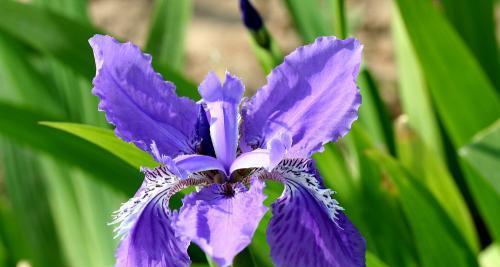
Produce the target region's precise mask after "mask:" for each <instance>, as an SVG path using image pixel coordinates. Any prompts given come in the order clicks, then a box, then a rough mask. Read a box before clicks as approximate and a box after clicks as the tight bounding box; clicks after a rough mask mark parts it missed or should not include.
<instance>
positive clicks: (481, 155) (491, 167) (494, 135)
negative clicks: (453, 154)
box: [459, 119, 500, 196]
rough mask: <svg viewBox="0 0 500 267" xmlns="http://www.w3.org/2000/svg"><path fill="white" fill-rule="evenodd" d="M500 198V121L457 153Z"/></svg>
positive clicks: (479, 134)
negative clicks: (499, 170) (499, 169)
mask: <svg viewBox="0 0 500 267" xmlns="http://www.w3.org/2000/svg"><path fill="white" fill-rule="evenodd" d="M459 153H460V156H461V157H462V158H464V159H465V160H466V161H467V162H468V163H469V164H470V165H471V166H472V167H473V168H474V169H475V170H476V171H478V172H479V173H480V174H481V176H483V177H484V178H485V180H486V181H487V182H488V183H489V184H490V186H491V187H492V188H494V189H495V191H496V192H497V194H498V195H499V196H500V172H498V168H499V166H500V119H499V120H497V121H496V122H495V123H494V124H493V125H491V126H490V127H488V128H487V129H486V130H484V131H481V132H480V133H478V134H477V135H476V136H475V137H474V139H473V141H472V143H470V144H468V145H466V146H464V147H462V148H461V149H460V151H459Z"/></svg>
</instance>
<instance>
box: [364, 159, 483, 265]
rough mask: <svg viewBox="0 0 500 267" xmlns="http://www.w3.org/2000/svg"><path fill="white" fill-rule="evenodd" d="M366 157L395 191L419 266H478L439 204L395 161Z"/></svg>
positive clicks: (463, 239) (460, 235) (468, 247)
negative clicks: (407, 225) (380, 169)
mask: <svg viewBox="0 0 500 267" xmlns="http://www.w3.org/2000/svg"><path fill="white" fill-rule="evenodd" d="M368 156H369V157H370V158H371V159H372V160H374V162H376V163H377V164H379V165H380V166H381V167H382V169H383V170H384V171H385V173H384V174H385V175H386V177H387V178H388V179H390V181H391V182H392V183H393V184H394V186H395V187H396V190H397V192H398V195H399V199H400V201H401V205H402V207H403V210H404V213H405V215H406V217H407V220H408V224H409V225H410V227H411V230H412V234H413V236H414V237H415V243H416V246H417V252H418V258H419V260H420V264H421V265H422V266H464V267H465V266H467V267H470V266H478V264H477V261H476V256H475V254H474V253H473V251H472V249H471V248H470V246H469V245H468V243H467V241H466V240H465V238H464V237H463V235H462V234H461V233H460V231H458V229H457V228H456V226H455V225H454V224H453V222H452V221H451V220H450V218H449V217H448V216H447V215H446V213H445V211H444V210H443V209H442V208H441V206H440V205H439V202H437V201H436V199H435V198H434V197H433V196H432V194H431V192H429V191H428V190H427V189H426V188H425V187H424V186H423V184H422V183H421V182H420V181H418V180H417V179H415V178H414V177H413V176H412V175H411V174H410V173H408V172H407V170H406V169H404V168H403V167H402V166H401V165H400V164H399V163H398V162H397V161H395V160H394V159H393V158H391V157H390V156H386V155H384V154H382V153H380V152H378V151H375V150H372V151H369V153H368Z"/></svg>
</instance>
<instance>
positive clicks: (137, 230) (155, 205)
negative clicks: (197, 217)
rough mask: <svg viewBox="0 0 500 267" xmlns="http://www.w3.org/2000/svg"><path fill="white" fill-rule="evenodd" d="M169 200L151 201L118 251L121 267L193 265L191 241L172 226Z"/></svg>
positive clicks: (118, 261) (157, 199) (117, 261)
mask: <svg viewBox="0 0 500 267" xmlns="http://www.w3.org/2000/svg"><path fill="white" fill-rule="evenodd" d="M166 206H168V204H167V203H164V199H162V198H161V197H160V196H157V197H156V198H154V199H153V200H152V201H150V202H149V203H147V204H146V205H145V207H144V210H143V211H142V212H141V214H140V215H139V217H138V218H137V221H136V222H135V225H134V227H133V228H132V229H131V231H130V233H128V234H127V235H126V236H125V238H124V239H123V240H122V241H121V243H120V245H119V247H118V250H117V252H116V266H118V267H143V266H158V267H160V266H161V267H166V266H172V267H180V266H189V265H190V263H191V261H190V260H189V256H188V254H187V247H188V245H189V240H184V239H181V238H179V237H177V236H176V235H175V232H174V229H173V228H172V226H171V225H170V223H171V219H170V217H171V214H170V211H168V210H167V209H168V207H166Z"/></svg>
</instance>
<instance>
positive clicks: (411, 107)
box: [392, 8, 444, 159]
mask: <svg viewBox="0 0 500 267" xmlns="http://www.w3.org/2000/svg"><path fill="white" fill-rule="evenodd" d="M393 12H394V15H393V17H392V33H393V36H394V41H395V52H396V64H397V68H398V76H397V77H398V83H399V86H398V90H399V96H400V99H401V106H402V108H403V111H404V113H405V114H406V116H407V118H408V124H409V125H410V126H411V127H412V129H414V130H415V131H416V132H417V134H418V135H419V136H420V137H421V138H422V141H423V142H424V143H425V144H426V145H427V147H429V148H431V149H432V150H433V151H434V153H436V155H437V156H438V157H440V158H441V159H444V152H443V144H442V142H441V135H440V131H439V126H438V122H437V118H436V116H435V114H436V111H435V110H434V107H433V106H432V100H431V96H430V95H429V94H430V93H429V91H428V88H427V84H426V80H425V78H424V74H423V73H422V68H421V65H420V62H419V59H418V58H417V55H416V53H415V49H414V48H413V46H412V43H411V42H410V39H409V37H408V33H407V32H406V29H405V28H404V25H403V21H402V18H401V15H400V14H399V11H398V10H397V9H395V8H394V9H393Z"/></svg>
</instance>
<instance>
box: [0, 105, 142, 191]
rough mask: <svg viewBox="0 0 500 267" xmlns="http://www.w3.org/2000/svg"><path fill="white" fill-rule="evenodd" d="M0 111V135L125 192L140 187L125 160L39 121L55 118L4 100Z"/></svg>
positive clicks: (135, 170)
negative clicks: (48, 155) (70, 165)
mask: <svg viewBox="0 0 500 267" xmlns="http://www.w3.org/2000/svg"><path fill="white" fill-rule="evenodd" d="M0 114H2V116H0V134H1V135H4V136H5V137H7V138H9V139H11V140H14V141H16V142H20V143H22V144H26V145H28V146H30V147H32V148H33V149H36V150H38V151H41V152H45V153H48V154H50V155H52V156H54V157H56V158H58V159H60V160H62V161H64V162H67V163H70V164H72V165H74V166H78V167H80V168H82V169H84V170H86V171H88V172H89V173H91V174H96V177H99V178H101V179H102V181H103V182H105V183H107V184H109V185H111V186H112V187H113V188H115V189H117V190H120V191H122V192H125V193H126V194H128V195H130V194H132V193H133V192H134V191H135V190H136V189H137V188H138V187H139V184H140V179H138V178H137V177H138V170H137V169H135V168H133V167H132V166H130V165H129V164H127V163H126V162H124V161H122V160H121V159H119V158H117V157H115V156H113V155H112V154H111V153H109V152H107V151H105V150H103V149H101V148H99V147H97V146H96V145H93V144H91V143H89V142H86V141H84V140H82V139H80V138H78V137H75V136H72V135H69V134H64V133H61V132H60V131H59V130H56V129H51V128H48V127H46V126H43V125H39V124H38V122H39V121H56V119H55V118H53V117H50V116H45V115H43V114H41V113H40V112H32V111H29V110H26V109H22V108H19V107H15V106H12V105H8V104H5V103H0ZM4 114H8V116H6V115H4ZM34 133H36V134H34Z"/></svg>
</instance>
